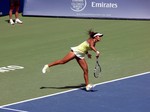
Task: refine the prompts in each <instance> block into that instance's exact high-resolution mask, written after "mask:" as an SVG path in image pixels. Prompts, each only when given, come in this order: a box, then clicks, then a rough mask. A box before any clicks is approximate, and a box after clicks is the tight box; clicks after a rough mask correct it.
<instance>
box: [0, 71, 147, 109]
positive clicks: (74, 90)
mask: <svg viewBox="0 0 150 112" xmlns="http://www.w3.org/2000/svg"><path fill="white" fill-rule="evenodd" d="M149 73H150V71H149V72H144V73H140V74H135V75H131V76H127V77H123V78H119V79H115V80H110V81H106V82H102V83H97V84H95V86H97V85H102V84H106V83H111V82H115V81H119V80H124V79H129V78H133V77H137V76H142V75H146V74H149ZM79 89H81V88H76V89H71V90H67V91H63V92H58V93H54V94H50V95H46V96H41V97H37V98H33V99H28V100H24V101H20V102H16V103H11V104H6V105H2V106H0V108H4V107H6V106H11V105H16V104H20V103H25V102H29V101H33V100H38V99H42V98H46V97H50V96H56V95H60V94H64V93H68V92H71V91H75V90H79ZM25 112H26V111H25Z"/></svg>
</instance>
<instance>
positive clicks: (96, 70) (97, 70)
mask: <svg viewBox="0 0 150 112" xmlns="http://www.w3.org/2000/svg"><path fill="white" fill-rule="evenodd" d="M101 71H102V69H101V66H100V63H99V61H98V58H96V64H95V68H94V77H95V78H98V77H99V76H100V75H101Z"/></svg>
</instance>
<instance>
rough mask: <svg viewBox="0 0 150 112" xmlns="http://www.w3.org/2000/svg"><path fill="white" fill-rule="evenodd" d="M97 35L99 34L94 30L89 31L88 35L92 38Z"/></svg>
mask: <svg viewBox="0 0 150 112" xmlns="http://www.w3.org/2000/svg"><path fill="white" fill-rule="evenodd" d="M96 33H97V32H94V31H92V29H90V30H89V31H88V35H89V36H90V38H94V35H95V34H96Z"/></svg>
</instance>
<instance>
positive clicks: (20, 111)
mask: <svg viewBox="0 0 150 112" xmlns="http://www.w3.org/2000/svg"><path fill="white" fill-rule="evenodd" d="M149 85H150V72H147V73H142V74H137V75H133V76H130V77H125V78H121V79H116V80H112V81H108V82H104V83H100V84H96V86H95V88H94V90H93V91H91V92H86V91H85V90H84V89H73V90H69V91H65V92H61V93H56V94H53V95H48V96H43V97H40V98H35V99H30V100H26V101H22V102H17V103H14V104H8V105H5V106H1V107H0V112H149V111H150V87H149Z"/></svg>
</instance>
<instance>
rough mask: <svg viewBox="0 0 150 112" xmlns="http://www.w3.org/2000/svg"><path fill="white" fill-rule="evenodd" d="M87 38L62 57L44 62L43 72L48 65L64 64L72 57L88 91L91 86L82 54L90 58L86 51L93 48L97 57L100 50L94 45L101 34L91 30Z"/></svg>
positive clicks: (47, 68)
mask: <svg viewBox="0 0 150 112" xmlns="http://www.w3.org/2000/svg"><path fill="white" fill-rule="evenodd" d="M88 34H89V38H88V39H87V40H86V41H84V42H83V43H81V44H80V45H78V46H76V47H71V51H70V52H69V53H68V54H67V55H66V56H65V57H64V58H62V59H60V60H57V61H54V62H52V63H49V64H46V65H45V66H44V68H43V69H42V72H43V73H46V72H47V71H48V70H49V68H50V67H52V66H55V65H60V64H65V63H67V62H69V61H70V60H72V59H76V61H77V62H78V64H79V65H80V67H81V68H82V70H83V73H84V80H85V85H86V90H87V91H89V90H91V89H92V88H93V86H92V85H91V84H89V78H88V65H87V63H86V61H85V58H84V56H85V55H87V56H88V58H91V54H89V53H88V51H89V50H93V51H94V52H95V53H96V57H99V55H100V52H99V51H98V50H97V49H96V47H95V45H96V43H97V42H99V41H100V40H101V37H102V36H103V34H101V33H98V32H94V31H92V30H89V31H88Z"/></svg>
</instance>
